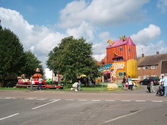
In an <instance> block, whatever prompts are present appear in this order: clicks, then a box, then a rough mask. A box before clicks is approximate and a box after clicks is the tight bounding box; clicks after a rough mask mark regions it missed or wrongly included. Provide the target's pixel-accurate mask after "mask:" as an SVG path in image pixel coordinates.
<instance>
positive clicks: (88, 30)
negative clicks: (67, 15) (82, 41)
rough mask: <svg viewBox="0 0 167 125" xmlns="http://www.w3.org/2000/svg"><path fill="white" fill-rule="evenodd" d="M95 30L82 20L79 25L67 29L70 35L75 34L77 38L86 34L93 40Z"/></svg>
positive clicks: (89, 39)
mask: <svg viewBox="0 0 167 125" xmlns="http://www.w3.org/2000/svg"><path fill="white" fill-rule="evenodd" d="M93 31H94V28H93V27H92V26H91V25H90V24H89V23H86V22H82V23H81V25H80V26H78V27H75V28H69V29H67V30H66V32H67V35H68V36H75V37H76V38H81V37H82V36H84V37H87V38H88V39H87V40H88V41H92V40H93V39H94V34H93Z"/></svg>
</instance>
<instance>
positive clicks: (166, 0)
mask: <svg viewBox="0 0 167 125" xmlns="http://www.w3.org/2000/svg"><path fill="white" fill-rule="evenodd" d="M157 7H158V8H160V9H161V12H162V13H165V12H166V10H167V0H158V3H157Z"/></svg>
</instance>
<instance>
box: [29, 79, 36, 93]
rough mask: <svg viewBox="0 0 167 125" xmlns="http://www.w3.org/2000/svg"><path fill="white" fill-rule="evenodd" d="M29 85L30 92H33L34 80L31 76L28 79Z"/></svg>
mask: <svg viewBox="0 0 167 125" xmlns="http://www.w3.org/2000/svg"><path fill="white" fill-rule="evenodd" d="M30 84H31V86H30V91H33V90H34V89H33V85H34V84H35V81H34V79H33V77H32V76H31V78H30Z"/></svg>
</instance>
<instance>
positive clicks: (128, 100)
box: [121, 100, 131, 102]
mask: <svg viewBox="0 0 167 125" xmlns="http://www.w3.org/2000/svg"><path fill="white" fill-rule="evenodd" d="M121 101H122V102H131V100H121Z"/></svg>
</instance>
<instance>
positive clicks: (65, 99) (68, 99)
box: [65, 99, 74, 101]
mask: <svg viewBox="0 0 167 125" xmlns="http://www.w3.org/2000/svg"><path fill="white" fill-rule="evenodd" d="M65 100H66V101H74V99H65Z"/></svg>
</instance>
